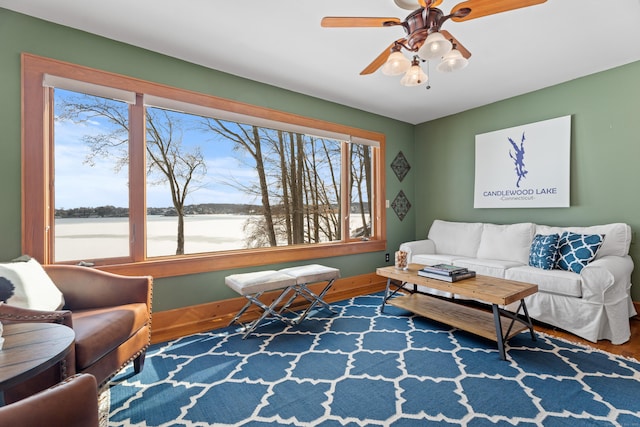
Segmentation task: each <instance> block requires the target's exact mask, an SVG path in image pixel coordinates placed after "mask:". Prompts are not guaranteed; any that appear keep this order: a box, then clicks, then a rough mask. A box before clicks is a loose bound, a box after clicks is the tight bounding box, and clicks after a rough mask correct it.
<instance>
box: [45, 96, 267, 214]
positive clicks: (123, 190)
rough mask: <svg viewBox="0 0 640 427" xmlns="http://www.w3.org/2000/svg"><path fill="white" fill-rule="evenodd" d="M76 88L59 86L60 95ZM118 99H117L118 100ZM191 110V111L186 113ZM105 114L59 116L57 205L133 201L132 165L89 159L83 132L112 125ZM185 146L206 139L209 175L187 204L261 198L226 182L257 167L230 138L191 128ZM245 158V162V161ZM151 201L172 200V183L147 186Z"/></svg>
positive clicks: (247, 175)
mask: <svg viewBox="0 0 640 427" xmlns="http://www.w3.org/2000/svg"><path fill="white" fill-rule="evenodd" d="M69 94H70V92H67V91H64V90H60V89H56V99H57V100H58V99H61V98H64V97H65V96H69ZM114 102H116V101H114ZM181 116H185V115H181ZM109 126H110V124H109V123H108V122H107V121H106V120H104V119H95V118H94V119H91V120H90V121H87V122H83V123H73V122H71V121H61V120H56V125H55V188H56V195H55V205H56V209H70V208H76V207H96V206H105V205H113V206H116V207H127V206H128V177H127V173H128V172H127V169H126V168H123V169H122V170H121V171H116V170H115V169H114V167H113V166H114V161H113V159H98V160H97V161H96V162H95V164H94V165H90V164H88V163H87V162H86V161H85V160H86V158H87V155H88V154H89V152H90V150H89V147H88V146H87V145H86V143H84V142H83V141H82V136H83V135H85V134H86V135H96V134H99V133H103V132H105V130H106V131H108V130H109ZM182 142H183V147H185V148H187V147H190V146H194V145H200V147H201V148H202V153H203V155H204V158H205V163H206V166H207V176H206V181H202V182H199V183H195V184H194V185H192V186H191V188H192V189H193V190H194V191H193V192H192V193H191V194H190V195H188V196H187V203H186V204H187V205H189V204H199V203H255V202H256V200H255V199H254V198H253V197H249V196H244V195H242V193H240V192H238V191H236V190H234V189H233V188H231V187H230V186H229V185H227V184H225V182H228V181H229V179H235V180H240V181H243V182H247V179H255V175H256V173H255V168H252V167H248V166H247V162H248V164H251V160H250V159H241V158H239V156H241V155H242V153H241V152H238V151H232V150H231V145H230V144H225V143H222V142H220V141H215V142H213V141H211V140H210V138H209V140H208V139H207V136H206V135H205V134H204V133H203V132H201V131H191V132H185V133H184V134H183V139H182ZM243 163H244V164H243ZM147 206H148V207H169V206H172V202H171V196H170V192H169V189H168V187H167V185H166V184H165V185H148V186H147Z"/></svg>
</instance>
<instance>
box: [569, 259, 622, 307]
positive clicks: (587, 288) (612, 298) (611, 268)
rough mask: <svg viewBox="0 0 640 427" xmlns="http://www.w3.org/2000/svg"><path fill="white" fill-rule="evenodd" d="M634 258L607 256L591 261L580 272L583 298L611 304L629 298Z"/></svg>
mask: <svg viewBox="0 0 640 427" xmlns="http://www.w3.org/2000/svg"><path fill="white" fill-rule="evenodd" d="M632 271H633V260H632V259H631V257H630V256H629V255H626V256H623V257H621V256H605V257H602V258H599V259H596V260H594V261H592V262H590V263H589V264H588V265H587V266H586V267H585V268H583V269H582V271H581V272H580V277H581V278H582V298H584V299H585V300H586V301H590V302H595V303H599V304H610V303H615V302H619V301H622V300H624V299H628V298H629V289H630V288H631V272H632Z"/></svg>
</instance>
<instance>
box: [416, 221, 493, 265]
mask: <svg viewBox="0 0 640 427" xmlns="http://www.w3.org/2000/svg"><path fill="white" fill-rule="evenodd" d="M481 237H482V223H481V222H473V223H471V222H449V221H442V220H439V219H436V220H435V221H433V224H431V228H430V229H429V234H428V238H429V240H432V241H433V242H434V244H435V247H436V253H438V254H449V255H460V256H465V257H475V256H476V253H477V252H478V246H479V245H480V238H481Z"/></svg>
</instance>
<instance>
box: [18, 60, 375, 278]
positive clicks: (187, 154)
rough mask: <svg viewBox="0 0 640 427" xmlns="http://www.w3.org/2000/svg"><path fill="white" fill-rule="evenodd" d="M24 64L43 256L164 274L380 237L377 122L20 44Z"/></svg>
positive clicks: (30, 240)
mask: <svg viewBox="0 0 640 427" xmlns="http://www.w3.org/2000/svg"><path fill="white" fill-rule="evenodd" d="M23 74H24V79H23V84H24V88H23V89H24V90H23V93H24V105H25V109H24V118H23V119H24V120H23V123H26V122H29V123H32V124H34V123H35V124H37V126H33V125H32V126H26V127H25V131H24V141H23V147H24V150H23V153H24V165H25V168H24V173H23V189H24V192H23V194H24V202H23V224H24V227H25V228H24V229H23V250H24V251H25V252H26V253H30V254H32V255H33V256H35V257H36V258H38V259H39V260H40V261H41V262H44V263H55V262H63V263H77V262H80V261H84V262H90V263H94V264H95V265H98V266H100V267H101V268H104V269H106V270H112V271H118V272H132V273H136V272H138V271H142V270H141V268H142V267H141V266H144V271H145V272H146V273H147V274H154V275H155V276H156V277H162V276H168V275H177V274H187V273H193V272H201V271H210V270H215V269H226V268H233V267H241V266H249V265H259V264H268V263H275V262H284V261H293V260H301V259H312V258H320V257H326V256H336V255H342V254H352V253H358V252H371V251H380V250H384V249H385V246H386V241H385V227H384V210H383V201H384V187H383V182H384V168H383V166H382V165H383V164H384V162H383V156H384V137H383V136H382V135H381V134H377V133H374V132H369V131H363V130H360V129H356V128H351V127H346V126H343V125H337V124H331V123H327V122H322V121H318V120H316V119H309V118H304V117H301V116H297V115H292V114H288V113H283V112H278V111H274V110H268V109H264V108H261V107H256V106H250V105H247V104H241V103H237V102H234V101H229V100H223V99H220V98H216V97H212V96H209V95H204V94H198V93H194V92H189V91H184V90H180V89H176V88H171V87H166V86H161V85H158V84H154V83H150V82H144V81H140V80H137V79H130V78H127V77H125V76H120V75H114V74H111V73H106V72H102V71H99V70H92V69H87V68H85V67H80V66H76V65H73V64H67V63H62V62H59V61H53V60H48V59H46V58H40V57H35V56H31V55H24V56H23ZM40 178H41V179H40ZM34 227H35V229H34ZM215 260H218V261H221V262H220V263H213V262H212V261H215Z"/></svg>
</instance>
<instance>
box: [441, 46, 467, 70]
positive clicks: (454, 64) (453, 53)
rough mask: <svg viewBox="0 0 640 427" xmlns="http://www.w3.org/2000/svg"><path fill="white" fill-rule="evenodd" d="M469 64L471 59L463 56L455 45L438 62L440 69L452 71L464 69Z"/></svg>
mask: <svg viewBox="0 0 640 427" xmlns="http://www.w3.org/2000/svg"><path fill="white" fill-rule="evenodd" d="M467 64H469V60H468V59H467V58H465V57H464V56H462V54H461V53H460V51H459V50H458V49H456V48H455V47H454V48H453V49H451V50H450V51H449V52H447V54H446V55H444V56H443V57H442V62H441V63H439V64H438V71H441V72H444V73H450V72H452V71H457V70H462V69H463V68H464V67H466V66H467Z"/></svg>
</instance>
